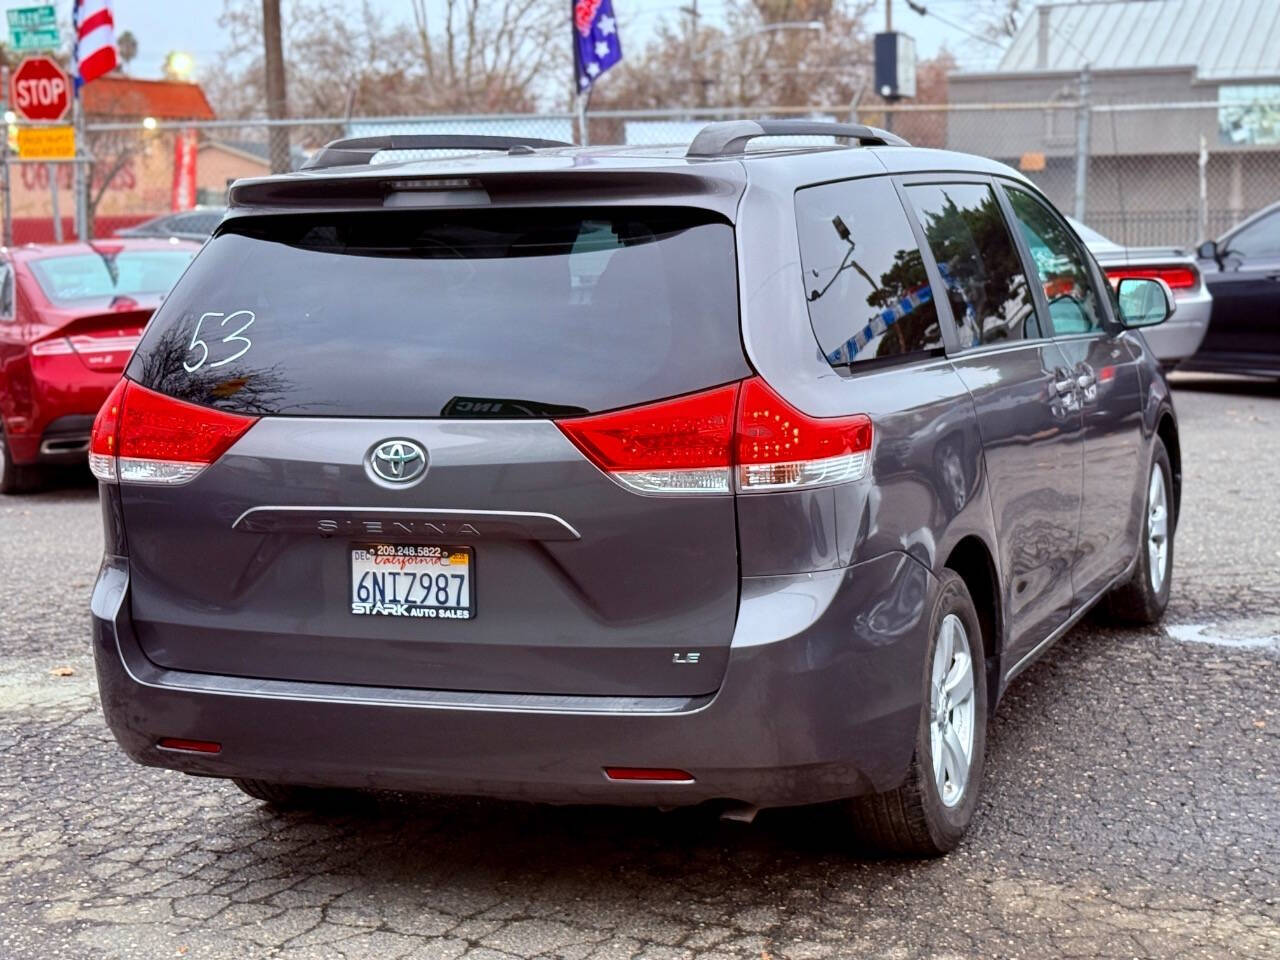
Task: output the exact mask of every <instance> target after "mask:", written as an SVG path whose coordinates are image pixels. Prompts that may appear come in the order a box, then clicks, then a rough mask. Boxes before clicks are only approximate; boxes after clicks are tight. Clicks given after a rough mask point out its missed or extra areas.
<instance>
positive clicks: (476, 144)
mask: <svg viewBox="0 0 1280 960" xmlns="http://www.w3.org/2000/svg"><path fill="white" fill-rule="evenodd" d="M571 146H573V144H571V143H565V142H564V141H563V140H541V139H539V138H537V137H490V136H480V135H475V134H472V135H457V134H397V135H394V136H389V137H352V138H348V139H346V140H334V141H332V142H330V143H327V144H325V146H324V148H323V149H321V150H320V152H319V153H317V154H316V155H315V156H313V157H312V158H311V159H310V160H308V161H307V162H306V163H304V164H303V165H302V169H303V170H317V169H321V168H323V167H351V166H357V167H359V166H368V165H369V164H371V163H373V158H374V157H376V156H377V155H378V154H380V153H395V152H402V151H406V150H473V151H477V152H481V151H486V150H494V151H502V152H505V153H512V154H529V153H532V152H533V151H534V150H545V149H547V148H549V147H571Z"/></svg>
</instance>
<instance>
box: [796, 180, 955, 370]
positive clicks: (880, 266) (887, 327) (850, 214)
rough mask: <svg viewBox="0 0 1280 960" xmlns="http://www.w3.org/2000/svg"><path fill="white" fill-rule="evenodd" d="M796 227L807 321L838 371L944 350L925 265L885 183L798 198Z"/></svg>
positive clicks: (816, 190) (837, 187) (852, 183)
mask: <svg viewBox="0 0 1280 960" xmlns="http://www.w3.org/2000/svg"><path fill="white" fill-rule="evenodd" d="M796 226H797V228H798V230H799V234H800V262H801V266H802V268H803V270H804V293H805V299H806V300H808V302H809V320H810V322H811V323H812V324H813V333H814V336H815V337H817V339H818V344H819V345H820V346H821V348H822V352H823V353H824V354H826V357H827V361H828V362H829V363H830V364H831V365H832V366H837V367H838V366H848V365H850V364H854V363H858V362H861V361H865V360H873V359H879V358H884V357H893V356H900V355H903V354H912V353H926V352H929V351H935V350H940V349H941V348H942V331H941V329H940V328H939V326H938V311H937V308H936V307H935V306H934V302H933V290H932V288H931V287H930V286H929V278H928V276H927V275H926V274H925V270H924V260H923V258H922V257H921V256H920V249H919V248H918V247H917V246H916V241H915V236H914V235H913V234H912V232H911V225H910V223H909V222H908V221H907V215H906V212H905V211H904V210H903V209H902V203H901V201H899V199H898V194H897V191H896V190H894V188H893V184H892V183H891V182H890V181H889V180H888V179H887V178H885V177H878V178H872V179H867V180H848V181H845V182H843V183H829V184H825V185H823V186H820V187H807V188H805V189H803V190H799V191H797V192H796Z"/></svg>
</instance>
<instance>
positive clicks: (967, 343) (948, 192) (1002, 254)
mask: <svg viewBox="0 0 1280 960" xmlns="http://www.w3.org/2000/svg"><path fill="white" fill-rule="evenodd" d="M907 196H908V197H910V198H911V204H912V206H914V207H915V209H916V213H917V215H918V216H919V218H920V225H921V226H922V227H923V228H924V232H925V236H926V237H928V240H929V249H930V250H931V251H932V252H933V257H934V259H935V260H937V262H938V272H939V273H941V274H942V279H943V281H944V282H945V283H946V285H947V300H948V302H949V303H950V304H951V314H952V316H953V317H954V318H955V322H956V326H957V327H958V328H959V336H960V345H961V346H962V347H976V346H978V345H979V344H987V343H1000V342H1002V341H1006V340H1023V339H1035V338H1038V337H1041V336H1043V335H1044V334H1043V332H1042V331H1041V329H1040V321H1039V318H1038V317H1037V315H1036V308H1035V300H1034V298H1033V297H1032V295H1031V285H1030V284H1029V283H1028V281H1027V275H1026V273H1025V271H1024V270H1023V268H1022V260H1021V258H1020V257H1019V256H1018V248H1017V246H1015V244H1014V242H1013V235H1012V234H1011V233H1010V232H1009V225H1008V224H1007V223H1006V222H1005V219H1004V215H1003V214H1002V213H1001V212H1000V202H999V201H998V200H997V199H996V194H995V191H994V190H992V189H991V187H989V186H987V185H986V184H985V183H928V184H921V185H918V186H912V187H907Z"/></svg>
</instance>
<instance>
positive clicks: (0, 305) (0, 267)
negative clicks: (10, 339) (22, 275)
mask: <svg viewBox="0 0 1280 960" xmlns="http://www.w3.org/2000/svg"><path fill="white" fill-rule="evenodd" d="M0 317H3V318H5V319H12V317H13V270H12V269H11V268H10V267H9V265H8V264H7V263H0Z"/></svg>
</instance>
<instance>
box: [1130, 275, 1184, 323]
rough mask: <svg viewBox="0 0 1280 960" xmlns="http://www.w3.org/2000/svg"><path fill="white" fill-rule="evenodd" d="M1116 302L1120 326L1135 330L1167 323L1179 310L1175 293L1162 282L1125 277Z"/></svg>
mask: <svg viewBox="0 0 1280 960" xmlns="http://www.w3.org/2000/svg"><path fill="white" fill-rule="evenodd" d="M1116 299H1118V300H1119V301H1120V322H1121V323H1122V324H1123V325H1124V326H1125V327H1128V328H1129V329H1131V330H1132V329H1134V328H1135V327H1154V326H1155V325H1156V324H1157V323H1164V322H1165V321H1166V320H1168V319H1169V318H1170V317H1172V316H1173V313H1174V311H1175V310H1176V309H1177V305H1176V303H1175V302H1174V299H1173V291H1172V290H1170V289H1169V285H1168V284H1167V283H1165V282H1164V281H1163V280H1161V279H1159V278H1150V277H1124V278H1123V279H1122V280H1121V281H1120V283H1119V284H1117V286H1116Z"/></svg>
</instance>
